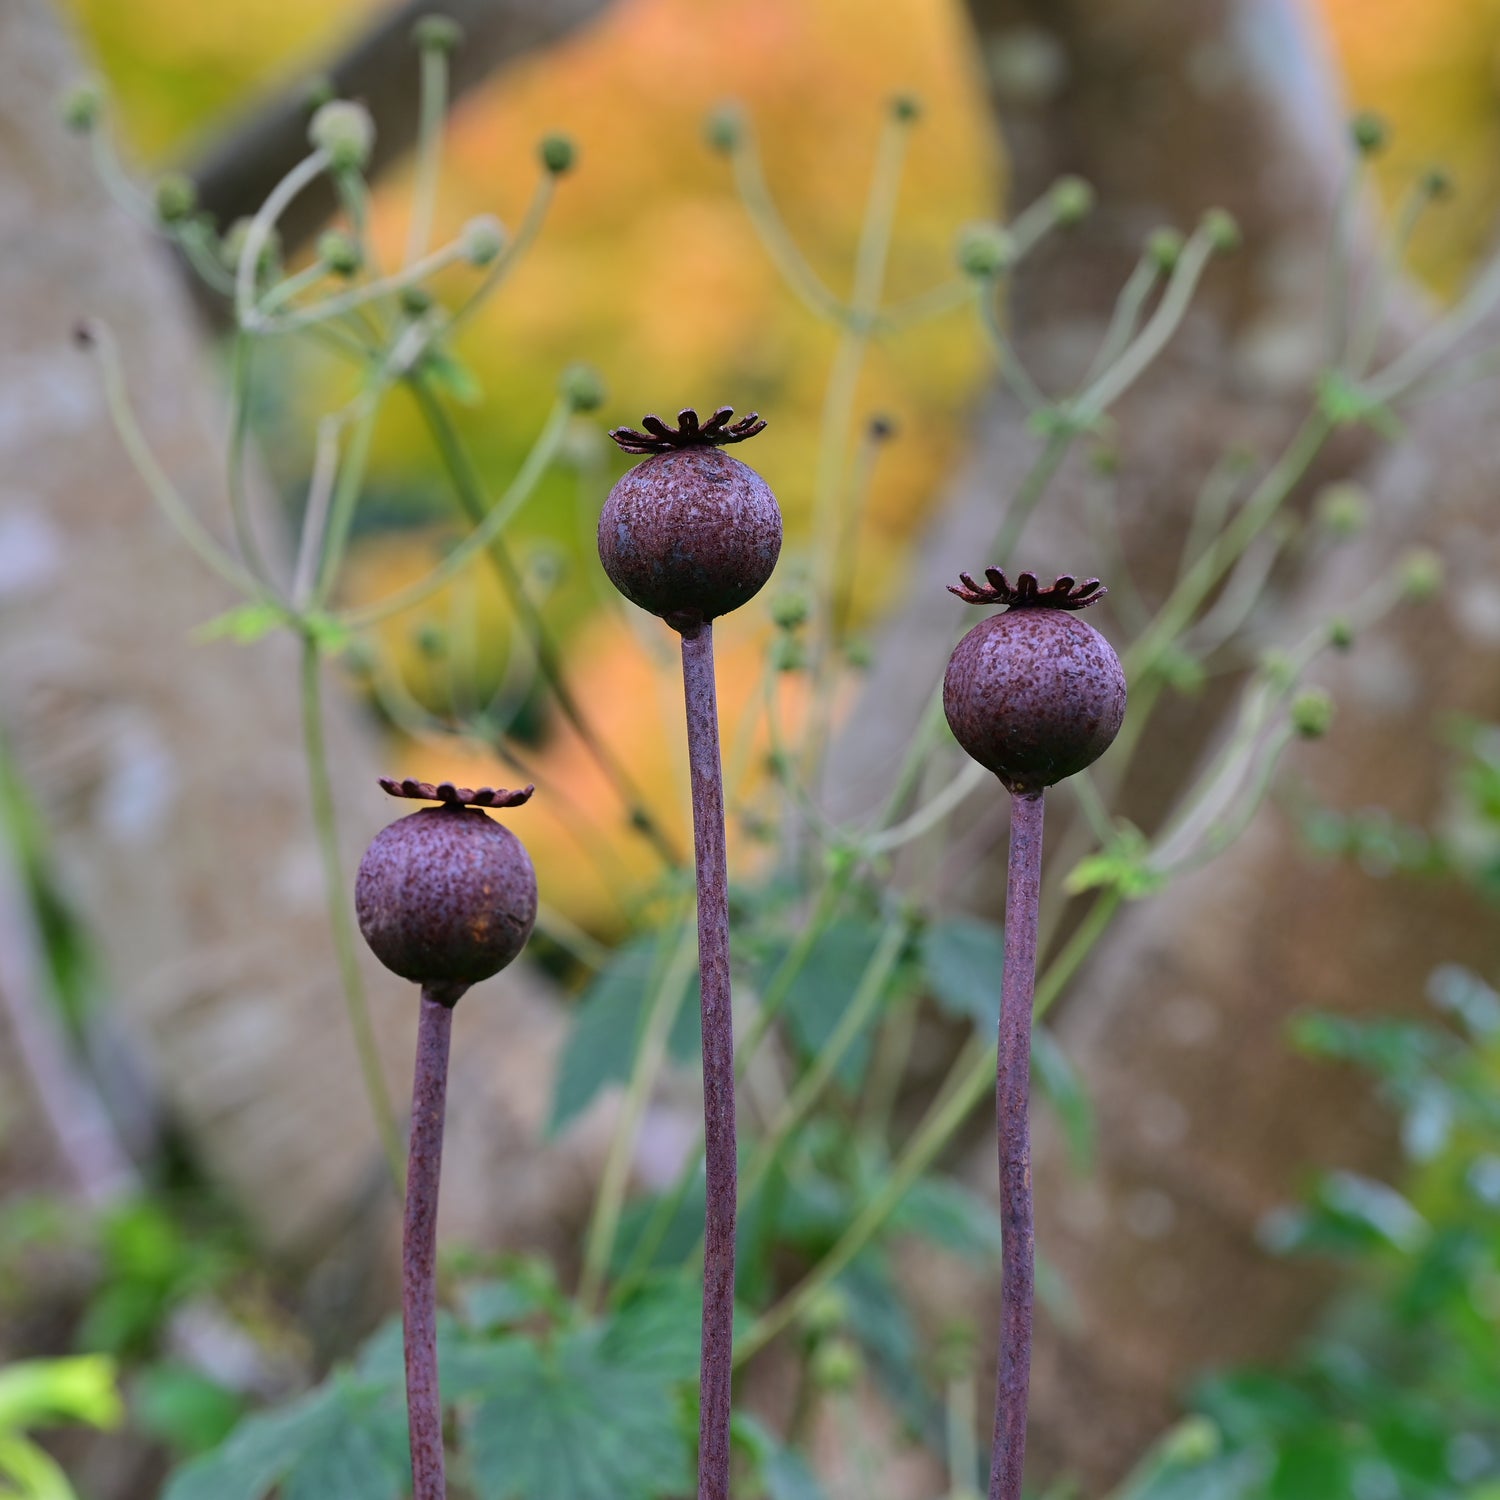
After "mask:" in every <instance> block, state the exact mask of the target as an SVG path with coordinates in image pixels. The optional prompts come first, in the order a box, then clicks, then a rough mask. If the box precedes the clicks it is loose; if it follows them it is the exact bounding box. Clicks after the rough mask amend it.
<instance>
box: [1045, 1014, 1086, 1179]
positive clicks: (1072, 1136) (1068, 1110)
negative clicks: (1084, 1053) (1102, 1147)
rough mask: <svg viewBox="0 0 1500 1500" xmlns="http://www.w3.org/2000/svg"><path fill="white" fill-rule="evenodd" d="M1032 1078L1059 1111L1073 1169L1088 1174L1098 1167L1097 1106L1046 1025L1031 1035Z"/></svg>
mask: <svg viewBox="0 0 1500 1500" xmlns="http://www.w3.org/2000/svg"><path fill="white" fill-rule="evenodd" d="M1031 1076H1032V1078H1033V1079H1035V1080H1036V1085H1037V1090H1038V1092H1039V1093H1040V1094H1041V1095H1042V1097H1043V1098H1044V1099H1045V1100H1046V1101H1047V1103H1048V1104H1050V1105H1051V1106H1052V1108H1053V1109H1054V1110H1055V1111H1056V1112H1057V1118H1058V1122H1059V1123H1060V1124H1061V1125H1062V1128H1063V1137H1064V1139H1065V1140H1066V1141H1067V1143H1068V1155H1069V1156H1070V1157H1071V1158H1072V1162H1073V1168H1074V1170H1075V1171H1077V1172H1081V1173H1086V1172H1090V1171H1092V1170H1093V1164H1094V1106H1093V1102H1092V1101H1091V1100H1090V1099H1089V1096H1088V1093H1087V1091H1086V1090H1085V1089H1084V1087H1083V1084H1082V1083H1081V1082H1080V1081H1079V1078H1078V1075H1077V1074H1076V1073H1075V1072H1074V1071H1073V1064H1072V1063H1070V1062H1069V1061H1068V1059H1067V1056H1066V1055H1065V1054H1064V1052H1063V1050H1062V1048H1061V1047H1059V1046H1058V1045H1057V1039H1056V1037H1054V1036H1053V1035H1052V1033H1051V1032H1050V1031H1048V1030H1047V1029H1046V1027H1044V1026H1036V1027H1033V1028H1032V1032H1031Z"/></svg>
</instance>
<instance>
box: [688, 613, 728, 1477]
mask: <svg viewBox="0 0 1500 1500" xmlns="http://www.w3.org/2000/svg"><path fill="white" fill-rule="evenodd" d="M682 686H683V695H684V697H685V699H686V701H687V737H688V767H689V772H690V775H691V778H692V792H693V853H694V856H695V858H696V861H697V868H698V969H699V974H700V976H701V978H702V1006H703V1143H704V1174H705V1179H706V1183H707V1204H706V1209H705V1214H704V1223H703V1350H702V1355H701V1362H700V1366H699V1399H700V1407H699V1415H698V1500H729V1412H730V1388H731V1382H732V1377H733V1373H734V1353H733V1344H734V1220H735V1206H736V1198H737V1195H738V1167H737V1162H736V1149H735V1121H734V1015H733V1010H732V1005H731V997H730V983H729V873H728V867H727V861H726V856H725V848H724V777H723V769H722V765H721V762H720V756H719V707H718V694H717V691H716V689H715V685H714V635H713V626H712V625H704V626H703V627H702V628H701V629H700V630H698V631H696V632H693V633H690V634H684V635H683V638H682Z"/></svg>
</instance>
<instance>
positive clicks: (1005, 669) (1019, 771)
mask: <svg viewBox="0 0 1500 1500" xmlns="http://www.w3.org/2000/svg"><path fill="white" fill-rule="evenodd" d="M985 578H986V579H987V580H988V586H985V585H981V584H977V583H975V581H974V580H973V579H972V578H971V577H970V576H969V575H968V574H967V573H961V574H960V575H959V584H958V586H956V587H952V588H950V592H951V593H954V594H957V595H958V597H959V598H960V599H962V600H964V602H965V603H968V604H999V605H1003V606H1005V608H1004V612H1003V613H1000V614H995V615H991V616H990V617H989V618H988V619H985V620H981V621H980V623H979V624H978V625H976V626H975V627H974V628H973V629H972V630H971V631H970V632H969V633H968V634H967V635H966V636H965V637H964V638H963V640H961V641H960V642H959V643H958V646H957V648H956V649H955V650H954V652H953V656H952V658H951V659H950V660H949V662H948V671H947V675H946V676H945V677H944V679H943V709H944V712H945V713H946V715H947V718H948V724H949V727H950V728H951V729H952V730H953V735H954V738H955V739H957V741H958V743H959V744H960V745H961V746H963V748H964V749H965V750H966V751H967V752H968V753H969V755H971V756H972V757H973V758H974V759H975V760H977V761H978V762H979V764H980V765H982V766H984V767H985V768H986V769H987V770H990V771H993V772H994V773H995V775H996V776H997V777H999V779H1000V782H1001V784H1002V785H1003V786H1004V787H1005V789H1006V790H1007V791H1008V792H1009V793H1010V801H1011V820H1010V868H1009V871H1008V875H1007V879H1006V887H1005V966H1004V973H1003V975H1002V978H1001V985H1000V1033H999V1049H998V1055H997V1058H996V1068H995V1117H996V1133H997V1137H998V1142H999V1154H1000V1220H1001V1228H1002V1231H1003V1235H1004V1243H1003V1251H1002V1255H1003V1260H1002V1268H1001V1313H1000V1355H999V1368H998V1370H997V1373H996V1390H995V1432H994V1446H993V1450H992V1457H991V1463H990V1500H1020V1495H1021V1471H1022V1467H1023V1465H1024V1463H1025V1456H1026V1406H1027V1395H1028V1390H1029V1386H1030V1381H1031V1322H1032V1303H1033V1298H1034V1282H1035V1236H1034V1231H1033V1225H1032V1196H1031V1127H1030V1122H1029V1119H1028V1109H1029V1104H1030V1081H1031V1024H1032V1002H1033V998H1034V994H1035V989H1036V941H1037V912H1038V906H1039V902H1040V896H1041V880H1042V813H1043V799H1044V797H1045V794H1046V790H1047V788H1048V787H1049V786H1052V785H1054V784H1055V783H1057V782H1059V781H1062V780H1063V779H1064V778H1066V777H1068V776H1074V775H1076V774H1077V773H1078V772H1079V771H1082V770H1084V769H1085V768H1086V767H1088V766H1090V765H1092V764H1093V763H1094V761H1096V760H1097V759H1098V758H1099V757H1100V756H1101V755H1102V754H1103V753H1104V752H1105V751H1106V750H1107V749H1108V748H1109V747H1110V745H1111V743H1112V742H1113V741H1114V738H1115V736H1116V734H1118V733H1119V730H1120V725H1121V723H1122V722H1123V720H1124V718H1125V673H1124V670H1123V669H1122V667H1121V666H1120V659H1119V657H1117V656H1116V655H1115V653H1114V649H1113V648H1112V647H1111V646H1110V644H1109V642H1108V641H1106V640H1105V639H1104V637H1103V636H1102V635H1100V634H1099V632H1098V631H1097V630H1095V629H1094V627H1093V626H1092V625H1090V624H1089V623H1088V622H1087V621H1085V620H1081V619H1079V618H1078V612H1079V611H1080V610H1084V609H1087V608H1088V607H1089V606H1090V605H1092V604H1096V603H1098V601H1099V600H1100V599H1102V598H1103V597H1104V596H1105V594H1106V592H1107V590H1106V589H1105V588H1104V587H1103V585H1102V584H1101V583H1100V582H1099V580H1098V579H1097V578H1089V579H1085V580H1084V582H1082V583H1078V582H1077V581H1076V580H1075V579H1074V578H1072V577H1070V576H1067V575H1064V576H1063V577H1060V578H1058V579H1057V581H1056V582H1055V583H1053V584H1052V585H1051V586H1050V587H1049V588H1045V589H1044V588H1041V587H1040V586H1039V585H1038V583H1037V579H1036V575H1035V574H1034V573H1022V574H1021V575H1020V577H1018V578H1017V579H1016V581H1015V584H1014V585H1012V584H1011V583H1010V581H1009V580H1008V579H1007V578H1006V576H1005V574H1004V573H1002V572H1001V571H1000V570H999V569H998V568H986V569H985Z"/></svg>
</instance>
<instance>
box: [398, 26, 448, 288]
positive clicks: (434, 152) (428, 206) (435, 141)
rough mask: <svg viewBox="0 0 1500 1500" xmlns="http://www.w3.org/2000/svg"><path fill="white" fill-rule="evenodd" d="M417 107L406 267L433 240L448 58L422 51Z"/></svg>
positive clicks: (431, 49)
mask: <svg viewBox="0 0 1500 1500" xmlns="http://www.w3.org/2000/svg"><path fill="white" fill-rule="evenodd" d="M420 70H421V83H420V86H419V87H420V94H419V100H420V102H419V104H418V106H417V153H416V156H417V165H416V170H415V172H414V173H413V181H412V190H411V222H410V224H409V225H408V227H407V233H406V264H407V265H408V266H410V265H413V264H415V263H416V262H417V261H419V260H421V258H422V256H423V255H424V254H425V253H426V250H427V246H428V243H429V241H430V240H431V238H432V219H433V213H434V211H435V209H436V207H437V191H438V176H439V174H440V172H441V170H442V165H443V121H444V119H445V117H446V116H447V113H448V54H447V53H446V51H445V50H444V49H443V48H442V47H423V48H422V59H421V64H420Z"/></svg>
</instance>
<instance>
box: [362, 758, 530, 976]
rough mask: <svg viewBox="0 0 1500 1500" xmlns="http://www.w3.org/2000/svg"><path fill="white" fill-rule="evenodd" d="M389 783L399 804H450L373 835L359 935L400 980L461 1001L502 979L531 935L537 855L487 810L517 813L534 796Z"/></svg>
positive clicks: (365, 868)
mask: <svg viewBox="0 0 1500 1500" xmlns="http://www.w3.org/2000/svg"><path fill="white" fill-rule="evenodd" d="M383 785H385V787H386V790H387V791H390V792H391V793H392V794H393V795H395V796H406V797H432V798H436V799H439V800H441V801H442V804H443V805H442V806H441V807H429V808H424V809H423V810H422V811H421V812H416V813H412V814H411V816H410V817H405V818H400V819H398V820H397V821H396V822H394V823H392V824H390V825H389V826H388V827H386V828H385V829H383V830H382V831H381V832H380V833H378V834H377V835H376V836H375V839H374V841H373V842H372V843H371V845H370V847H369V849H368V850H366V852H365V857H364V859H363V860H361V861H360V866H359V876H358V878H357V880H356V882H355V887H354V905H355V911H356V914H357V915H358V917H359V930H360V931H361V932H362V933H363V934H364V936H365V941H366V942H367V943H368V944H369V945H370V947H371V949H372V950H373V951H374V953H375V956H376V957H377V958H378V959H379V960H380V961H381V963H383V964H384V965H385V966H386V968H388V969H390V970H391V971H392V972H393V973H396V974H399V975H400V976H401V977H402V978H403V979H410V980H411V981H412V982H413V983H415V984H421V985H426V986H429V987H432V988H436V987H438V986H455V987H459V992H460V993H462V989H465V988H467V987H468V986H469V985H471V984H478V983H479V982H480V981H481V980H483V979H488V978H490V976H491V975H493V974H498V973H499V972H500V970H501V969H503V968H505V966H506V965H507V964H509V963H510V962H511V961H512V960H513V959H514V958H515V957H516V955H517V954H518V953H520V951H521V949H522V948H524V947H525V946H526V940H527V938H529V937H530V936H531V928H532V925H533V923H534V922H535V921H536V900H537V893H536V871H535V870H534V869H533V868H532V864H531V857H530V856H529V855H528V854H527V853H526V849H525V846H524V845H523V844H522V843H521V841H520V839H518V838H517V837H516V836H515V834H513V833H512V832H511V831H510V829H508V828H506V827H505V826H504V825H503V824H500V823H497V822H495V821H494V819H493V818H491V817H489V816H488V815H487V814H486V813H484V812H482V811H480V808H481V807H496V806H500V807H504V806H510V807H514V806H518V805H519V804H520V803H522V802H524V801H525V800H526V799H527V798H528V797H529V796H530V795H531V789H530V788H529V787H528V788H526V789H525V791H524V792H496V791H494V790H493V789H492V788H489V787H481V788H479V789H478V791H470V790H468V789H467V788H463V787H457V788H455V787H453V786H452V785H451V784H449V783H446V782H445V783H443V784H442V786H439V787H432V786H427V785H425V784H423V783H419V782H403V783H397V782H385V783H383ZM408 788H409V790H408ZM455 998H456V997H455Z"/></svg>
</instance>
